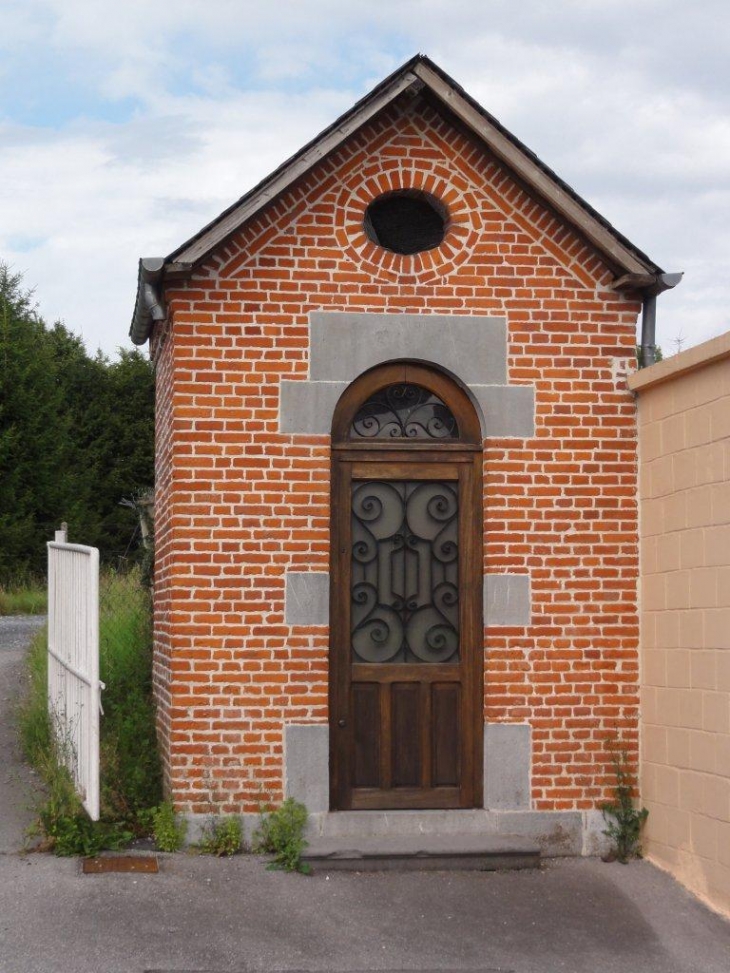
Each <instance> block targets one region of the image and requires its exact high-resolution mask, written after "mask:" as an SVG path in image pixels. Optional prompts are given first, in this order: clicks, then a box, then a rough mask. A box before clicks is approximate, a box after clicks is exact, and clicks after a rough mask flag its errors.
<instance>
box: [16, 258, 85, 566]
mask: <svg viewBox="0 0 730 973" xmlns="http://www.w3.org/2000/svg"><path fill="white" fill-rule="evenodd" d="M69 456H70V450H69V428H68V421H67V419H66V417H65V416H64V411H63V395H62V390H61V389H60V388H59V386H58V384H57V382H56V363H55V360H54V357H53V351H52V349H51V347H50V346H49V344H48V342H47V340H46V332H45V327H44V324H43V322H42V321H41V320H40V318H39V317H38V316H37V314H36V312H35V308H34V307H33V304H32V303H31V295H30V294H29V293H28V292H26V291H24V290H23V289H22V287H21V277H20V275H18V274H15V275H13V274H10V272H9V271H8V269H7V268H6V267H4V266H2V265H0V582H2V581H3V580H4V581H7V580H8V579H9V578H15V577H17V576H18V575H21V576H22V575H24V574H29V573H34V572H39V571H40V570H42V566H43V563H44V560H45V541H46V540H47V539H48V538H49V537H50V536H52V534H51V532H52V530H53V528H54V526H57V525H58V519H59V511H68V512H69V514H70V513H71V512H73V511H74V500H73V498H72V497H71V496H70V495H69V491H68V484H67V479H66V476H65V473H64V471H65V469H66V467H67V464H68V460H69Z"/></svg>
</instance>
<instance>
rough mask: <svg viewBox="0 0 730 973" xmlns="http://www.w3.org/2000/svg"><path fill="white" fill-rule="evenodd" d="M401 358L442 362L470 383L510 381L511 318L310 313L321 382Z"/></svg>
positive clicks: (315, 369) (313, 366)
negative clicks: (508, 367) (509, 346)
mask: <svg viewBox="0 0 730 973" xmlns="http://www.w3.org/2000/svg"><path fill="white" fill-rule="evenodd" d="M399 358H412V359H417V360H419V361H424V362H433V363H434V364H436V365H441V366H442V367H444V368H447V369H448V370H449V371H451V372H453V374H454V375H456V376H458V377H459V378H460V379H461V380H462V381H463V382H466V383H467V384H469V385H472V384H476V385H504V384H506V381H507V322H506V321H505V319H504V318H486V317H468V316H464V315H458V316H456V315H443V314H359V313H350V312H331V311H330V312H326V311H314V312H312V314H311V315H310V365H309V368H310V372H309V374H310V378H311V379H313V380H315V381H316V380H319V381H329V382H334V381H338V380H339V381H345V382H351V381H352V380H353V379H355V378H357V376H358V375H361V374H362V373H363V372H365V371H367V369H368V368H372V367H373V366H374V365H380V364H382V363H383V362H387V361H393V360H395V359H399Z"/></svg>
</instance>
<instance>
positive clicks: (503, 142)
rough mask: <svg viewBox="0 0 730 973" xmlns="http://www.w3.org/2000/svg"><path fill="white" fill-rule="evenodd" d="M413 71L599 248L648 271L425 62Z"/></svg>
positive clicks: (627, 266)
mask: <svg viewBox="0 0 730 973" xmlns="http://www.w3.org/2000/svg"><path fill="white" fill-rule="evenodd" d="M413 70H414V73H415V74H417V75H418V76H419V78H421V80H422V81H423V82H424V83H425V84H426V85H428V87H429V88H431V90H432V91H433V92H434V94H436V95H437V96H438V97H439V98H440V99H441V100H442V101H443V102H444V103H445V104H446V105H448V107H449V108H450V109H451V111H452V112H453V113H454V114H455V115H456V116H457V118H460V119H461V121H462V122H464V123H465V124H466V125H467V126H468V127H469V128H470V129H471V130H472V131H473V132H475V133H476V134H477V135H478V136H479V137H480V138H481V139H482V140H483V141H485V142H486V143H487V144H488V145H489V147H490V149H491V150H492V151H493V152H494V154H495V155H496V156H498V158H500V159H502V161H503V162H505V163H506V164H507V165H508V166H509V168H510V169H512V170H513V171H514V172H515V173H517V175H518V176H519V177H520V178H521V179H522V180H524V182H526V183H527V185H528V186H531V187H532V188H533V189H535V190H536V192H538V193H539V194H540V196H542V197H543V198H544V199H546V200H547V201H548V202H549V203H550V205H551V206H552V207H553V208H554V209H555V210H557V211H558V212H559V213H560V214H561V215H562V216H564V217H566V219H568V220H569V221H570V222H571V223H572V224H573V225H574V226H576V227H577V228H578V229H579V230H580V231H581V233H582V234H583V235H584V236H586V237H587V238H588V239H589V240H590V241H591V243H593V244H594V245H595V246H596V247H597V248H598V249H599V250H600V251H602V252H603V253H605V254H606V255H608V256H610V257H611V258H612V259H613V260H614V261H615V262H616V263H617V264H618V265H619V266H621V267H624V268H625V269H626V270H627V271H630V272H631V273H642V272H643V273H645V272H646V270H647V265H646V264H645V263H643V262H642V261H641V260H639V259H638V258H637V257H636V256H635V254H633V253H632V252H631V251H630V250H629V249H627V248H626V247H624V246H623V245H622V244H621V243H620V242H619V241H618V240H617V239H616V238H615V237H614V236H613V235H612V234H611V233H610V232H609V231H608V230H607V229H606V228H605V227H604V226H602V225H601V223H599V222H598V221H597V220H596V219H594V218H593V217H592V216H591V215H590V213H587V212H586V211H585V210H584V209H583V207H582V206H581V205H580V204H579V203H577V202H576V201H575V200H574V199H573V198H572V197H571V196H569V195H568V194H567V193H566V192H565V191H564V190H563V189H562V188H561V187H560V186H559V185H557V184H556V183H555V182H554V181H553V180H552V179H551V178H550V177H549V176H548V175H547V173H546V172H544V171H543V170H542V169H541V168H540V167H539V166H538V165H536V164H535V163H534V162H533V161H532V160H531V159H530V158H529V157H528V156H526V155H525V154H524V153H523V152H521V151H520V149H519V148H518V147H517V146H516V145H515V144H514V143H513V142H511V141H510V140H509V139H508V138H507V137H506V136H505V135H504V134H503V133H502V132H500V131H499V129H497V128H495V127H494V125H492V124H491V123H490V122H489V121H488V120H487V119H486V118H485V117H484V116H483V115H482V114H481V113H480V112H478V111H477V110H476V108H474V107H473V106H472V105H470V104H469V102H468V101H466V99H465V98H462V97H461V95H460V94H459V93H458V92H457V91H454V89H453V88H452V87H451V86H450V85H449V84H447V83H446V82H445V81H444V80H443V79H442V78H440V77H439V75H438V74H436V72H435V71H433V70H432V69H431V68H429V67H428V65H426V64H417V65H416V66H415V67H414V69H413Z"/></svg>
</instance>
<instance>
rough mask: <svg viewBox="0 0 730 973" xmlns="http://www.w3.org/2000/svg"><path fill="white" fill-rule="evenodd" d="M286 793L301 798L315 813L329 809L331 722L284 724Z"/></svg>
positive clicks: (299, 799) (297, 799)
mask: <svg viewBox="0 0 730 973" xmlns="http://www.w3.org/2000/svg"><path fill="white" fill-rule="evenodd" d="M284 796H285V797H293V798H294V800H295V801H300V802H301V803H302V804H304V805H305V806H306V808H307V810H308V811H309V812H310V813H313V814H317V813H322V812H324V811H327V810H328V808H329V800H330V772H329V727H328V726H324V725H322V724H293V723H292V724H289V725H286V726H285V727H284Z"/></svg>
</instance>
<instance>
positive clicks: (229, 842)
mask: <svg viewBox="0 0 730 973" xmlns="http://www.w3.org/2000/svg"><path fill="white" fill-rule="evenodd" d="M242 847H243V831H242V829H241V819H240V818H239V817H238V816H237V815H235V814H234V815H231V816H230V817H225V818H210V820H209V821H208V822H207V823H206V825H205V827H204V828H203V834H202V837H201V839H200V842H199V843H198V851H200V852H201V853H202V854H203V855H217V856H218V857H219V858H222V857H223V855H227V856H229V857H230V856H231V855H237V854H238V853H239V852H240V851H241V850H242Z"/></svg>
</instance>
